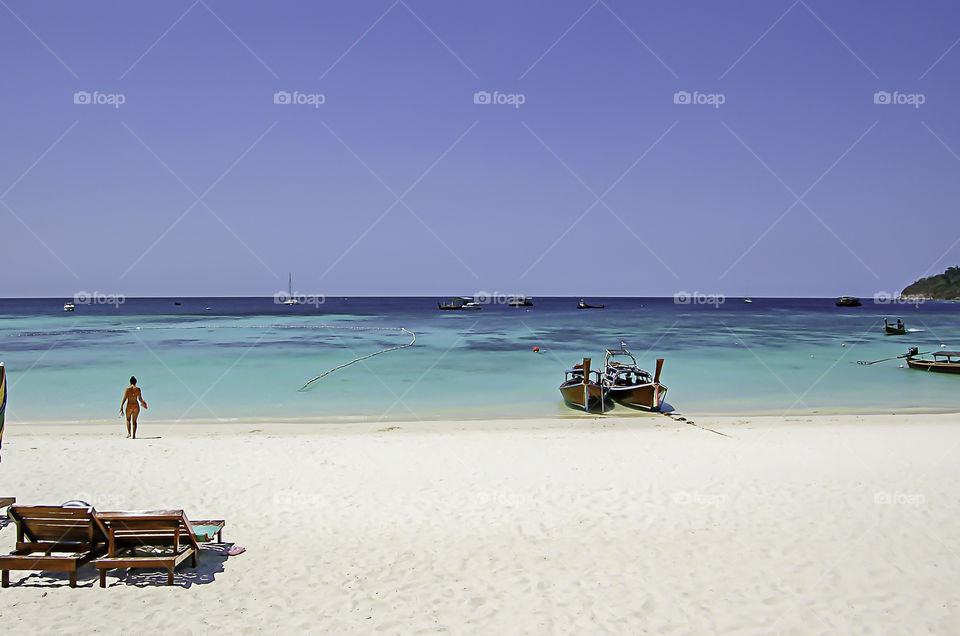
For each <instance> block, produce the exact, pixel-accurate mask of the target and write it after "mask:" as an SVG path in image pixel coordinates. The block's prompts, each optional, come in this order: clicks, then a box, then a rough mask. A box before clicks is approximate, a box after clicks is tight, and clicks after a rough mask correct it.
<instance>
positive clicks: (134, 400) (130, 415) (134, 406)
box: [120, 375, 147, 439]
mask: <svg viewBox="0 0 960 636" xmlns="http://www.w3.org/2000/svg"><path fill="white" fill-rule="evenodd" d="M124 404H126V409H124ZM141 404H142V405H143V408H147V403H146V402H144V401H143V394H142V393H140V387H138V386H137V378H135V377H134V376H132V375H131V376H130V386H128V387H127V390H126V391H124V392H123V400H122V401H121V402H120V413H121V415H122V414H123V413H126V415H127V438H128V439H129V438H130V437H131V429H130V423H131V422H133V435H132V437H133V439H137V417H138V416H139V415H140V405H141Z"/></svg>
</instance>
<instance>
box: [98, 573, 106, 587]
mask: <svg viewBox="0 0 960 636" xmlns="http://www.w3.org/2000/svg"><path fill="white" fill-rule="evenodd" d="M100 587H107V571H106V570H100Z"/></svg>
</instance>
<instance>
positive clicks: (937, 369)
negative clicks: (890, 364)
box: [907, 358, 960, 373]
mask: <svg viewBox="0 0 960 636" xmlns="http://www.w3.org/2000/svg"><path fill="white" fill-rule="evenodd" d="M907 366H909V367H910V368H911V369H917V370H918V371H933V372H934V373H960V364H951V363H948V362H935V361H933V360H912V359H910V358H907Z"/></svg>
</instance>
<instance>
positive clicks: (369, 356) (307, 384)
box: [300, 327, 417, 391]
mask: <svg viewBox="0 0 960 636" xmlns="http://www.w3.org/2000/svg"><path fill="white" fill-rule="evenodd" d="M346 328H347V329H380V330H390V331H396V330H397V329H396V327H346ZM399 330H400V331H402V332H404V333H408V334H410V342H408V343H407V344H402V345H398V346H396V347H389V348H387V349H381V350H380V351H376V352H374V353H368V354H367V355H365V356H360V357H359V358H354V359H353V360H351V361H350V362H346V363H344V364H340V365H337V366H335V367H333V368H332V369H330V370H329V371H324V372H323V373H321V374H320V375H318V376H316V377H315V378H312V379H310V380H308V381H307V383H306V384H304V385H303V386H302V387H300V390H301V391H304V390H306V388H307V387H308V386H310V385H311V384H313V383H314V382H316V381H317V380H319V379H320V378H322V377H324V376H326V375H330V374H331V373H333V372H334V371H337V370H339V369H342V368H344V367H349V366H350V365H351V364H353V363H355V362H360V361H361V360H366V359H367V358H372V357H373V356H378V355H380V354H381V353H387V352H388V351H396V350H398V349H406V348H407V347H412V346H413V343H415V342H416V341H417V334H415V333H413V332H412V331H410V330H409V329H406V328H404V327H400V329H399Z"/></svg>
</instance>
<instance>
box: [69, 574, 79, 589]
mask: <svg viewBox="0 0 960 636" xmlns="http://www.w3.org/2000/svg"><path fill="white" fill-rule="evenodd" d="M70 587H77V571H76V570H74V571H73V572H71V573H70Z"/></svg>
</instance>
